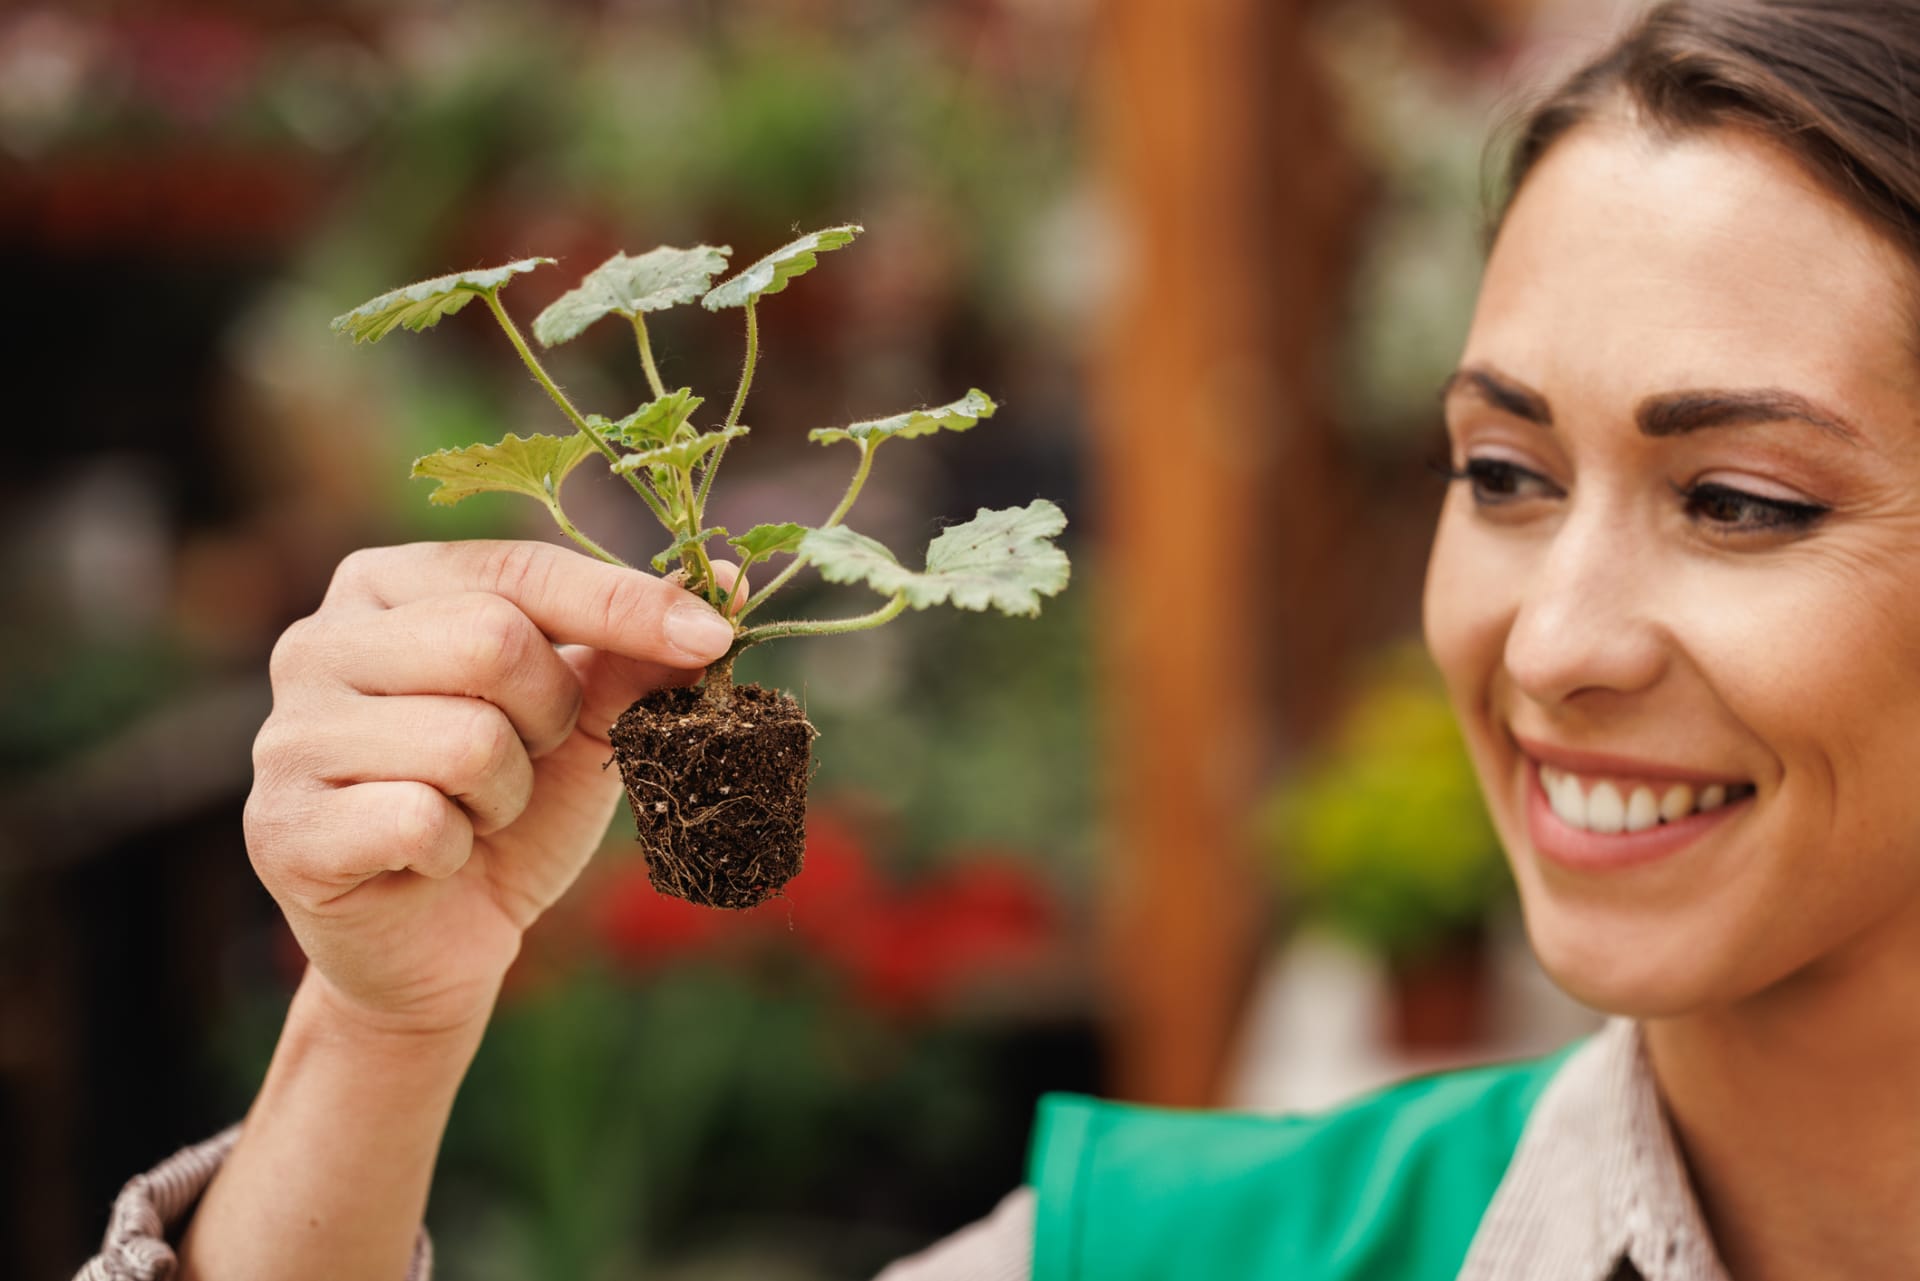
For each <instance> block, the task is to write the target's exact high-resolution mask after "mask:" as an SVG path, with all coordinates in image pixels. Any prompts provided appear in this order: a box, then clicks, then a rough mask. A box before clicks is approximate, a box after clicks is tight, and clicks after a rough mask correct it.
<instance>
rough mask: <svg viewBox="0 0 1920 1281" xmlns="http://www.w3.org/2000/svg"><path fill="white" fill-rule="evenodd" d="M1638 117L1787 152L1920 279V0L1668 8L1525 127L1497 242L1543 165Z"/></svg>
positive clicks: (1768, 0)
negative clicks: (1756, 140)
mask: <svg viewBox="0 0 1920 1281" xmlns="http://www.w3.org/2000/svg"><path fill="white" fill-rule="evenodd" d="M1623 105H1624V106H1626V107H1627V108H1629V109H1630V110H1631V111H1632V113H1633V118H1634V119H1635V120H1636V121H1637V122H1638V123H1639V124H1641V125H1642V126H1643V127H1646V128H1649V129H1652V130H1654V131H1656V132H1658V133H1662V134H1666V135H1669V136H1675V135H1684V134H1690V133H1696V132H1700V131H1702V130H1706V129H1711V128H1716V127H1727V126H1732V127H1745V128H1747V129H1749V130H1752V131H1757V132H1758V133H1760V134H1762V135H1764V136H1765V137H1767V138H1769V139H1771V140H1772V141H1773V142H1775V143H1778V144H1779V145H1780V146H1782V147H1784V148H1786V149H1787V150H1788V151H1790V152H1791V153H1792V154H1793V155H1795V156H1796V157H1798V158H1799V159H1800V161H1801V162H1802V163H1803V164H1804V165H1806V167H1807V168H1808V170H1809V171H1810V172H1811V173H1812V174H1813V175H1814V176H1815V177H1816V178H1818V179H1819V180H1820V181H1821V182H1822V183H1824V184H1825V185H1826V187H1827V188H1828V189H1829V190H1830V191H1831V192H1832V193H1833V194H1834V195H1835V196H1836V197H1838V198H1839V199H1841V200H1843V201H1845V202H1846V203H1847V204H1848V205H1850V206H1851V207H1852V208H1853V209H1855V210H1856V211H1857V212H1859V213H1860V214H1862V215H1863V216H1865V217H1866V218H1867V219H1868V220H1869V221H1870V222H1872V223H1874V224H1875V225H1876V226H1878V227H1880V228H1881V229H1882V230H1884V231H1885V232H1886V233H1888V234H1889V235H1891V236H1892V237H1893V239H1894V241H1895V243H1897V244H1898V245H1900V246H1901V247H1902V248H1904V249H1905V250H1906V253H1907V256H1908V257H1909V258H1910V259H1912V260H1913V262H1914V264H1915V266H1916V270H1920V139H1917V138H1916V137H1915V120H1916V117H1920V0H1665V3H1661V4H1658V5H1656V6H1655V7H1654V8H1652V9H1651V10H1649V11H1648V12H1647V13H1646V14H1644V15H1643V16H1642V17H1641V18H1640V19H1639V20H1638V21H1636V22H1635V23H1634V24H1633V25H1632V26H1631V27H1630V28H1629V29H1628V30H1627V32H1626V33H1625V34H1624V35H1623V36H1621V37H1620V39H1619V40H1617V41H1616V42H1615V43H1614V44H1612V45H1611V46H1609V47H1608V49H1607V50H1606V51H1605V52H1604V53H1602V54H1601V55H1600V56H1599V57H1598V58H1596V59H1594V60H1593V61H1592V62H1590V63H1588V64H1587V65H1586V66H1584V67H1582V68H1581V69H1580V70H1578V71H1576V72H1574V73H1573V75H1572V76H1571V77H1569V78H1568V79H1567V80H1565V81H1564V82H1563V83H1562V84H1560V86H1559V87H1558V88H1556V89H1555V90H1553V91H1552V92H1551V93H1550V94H1549V95H1548V96H1547V97H1546V98H1545V99H1544V100H1542V101H1541V102H1540V103H1539V104H1538V105H1536V106H1535V107H1533V108H1532V109H1531V110H1530V111H1528V112H1527V113H1526V115H1525V116H1524V117H1523V118H1522V119H1521V120H1520V121H1519V123H1518V129H1517V135H1516V136H1515V138H1514V142H1513V149H1512V151H1511V152H1510V153H1509V156H1508V160H1507V164H1506V172H1505V181H1504V183H1503V184H1502V185H1503V190H1502V192H1501V194H1500V196H1499V199H1498V202H1497V204H1496V207H1495V213H1494V216H1493V218H1492V220H1491V223H1490V225H1489V230H1488V239H1489V243H1491V240H1492V236H1493V235H1495V234H1497V232H1498V230H1499V227H1500V224H1501V222H1502V221H1504V219H1505V217H1506V213H1507V210H1508V209H1509V208H1511V206H1512V204H1513V200H1514V198H1515V197H1516V196H1517V195H1518V194H1519V191H1520V188H1521V187H1522V186H1523V185H1524V184H1525V182H1526V180H1527V175H1528V174H1530V173H1531V172H1532V171H1533V168H1534V166H1535V165H1536V164H1538V163H1539V161H1540V158H1541V157H1542V156H1543V155H1545V154H1546V152H1547V150H1548V149H1549V148H1550V147H1552V146H1553V144H1554V143H1555V142H1556V141H1557V140H1558V139H1560V138H1561V137H1562V136H1564V135H1565V134H1566V133H1567V132H1568V131H1569V130H1570V129H1572V128H1573V127H1574V126H1576V125H1578V124H1580V123H1582V122H1583V121H1587V120H1591V119H1594V118H1596V117H1600V116H1604V115H1607V114H1610V113H1613V112H1617V111H1618V110H1619V108H1620V107H1621V106H1623Z"/></svg>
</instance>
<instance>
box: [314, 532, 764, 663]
mask: <svg viewBox="0 0 1920 1281" xmlns="http://www.w3.org/2000/svg"><path fill="white" fill-rule="evenodd" d="M450 592H491V593H493V594H494V595H497V596H501V597H504V598H505V599H506V600H508V601H510V602H512V603H513V604H514V605H516V606H518V607H519V609H520V610H521V612H522V613H524V614H526V616H527V617H528V619H530V620H531V621H532V622H533V625H534V626H536V627H538V628H539V629H540V630H541V631H542V632H543V633H545V635H546V636H547V638H548V639H549V640H551V641H553V642H554V643H555V644H557V645H586V646H588V647H590V648H593V649H598V650H605V651H607V652H608V653H613V654H620V655H624V656H626V657H628V658H639V659H646V660H648V661H651V662H656V663H663V664H666V665H668V666H671V667H705V666H706V665H707V664H708V663H711V662H713V661H714V660H715V659H717V658H719V657H720V656H721V655H722V654H724V653H726V652H727V648H728V647H729V646H730V645H732V644H733V635H734V633H733V625H732V624H731V623H729V622H727V620H726V619H724V618H722V617H720V615H719V613H718V612H716V611H715V610H714V609H713V607H712V606H710V605H708V604H707V603H706V602H705V601H703V600H701V599H700V598H699V597H698V596H695V595H694V594H693V593H692V592H688V591H685V590H683V589H681V588H679V587H675V586H673V585H672V584H671V583H667V582H664V581H662V580H661V579H658V578H654V577H653V576H651V575H649V574H643V573H641V572H640V571H639V570H637V569H625V568H622V567H621V566H618V565H609V564H607V563H605V562H604V561H598V560H594V559H592V558H591V557H588V556H584V555H581V554H580V553H578V552H572V551H568V550H566V549H565V548H562V547H555V546H553V545H552V544H549V543H538V542H524V541H504V540H493V541H488V540H474V541H469V542H452V543H408V544H406V545H404V546H400V547H370V548H365V549H363V550H361V551H357V552H354V553H353V554H352V555H350V556H348V557H347V558H346V559H345V560H343V561H341V562H340V568H339V569H337V570H336V571H335V572H334V576H333V582H332V584H331V585H330V586H329V587H328V588H327V596H326V602H325V604H342V605H359V606H370V607H372V608H377V609H392V608H394V607H396V606H399V605H405V604H408V603H410V602H412V601H417V600H421V599H424V598H426V597H429V596H441V595H445V594H447V593H450ZM323 607H324V606H323Z"/></svg>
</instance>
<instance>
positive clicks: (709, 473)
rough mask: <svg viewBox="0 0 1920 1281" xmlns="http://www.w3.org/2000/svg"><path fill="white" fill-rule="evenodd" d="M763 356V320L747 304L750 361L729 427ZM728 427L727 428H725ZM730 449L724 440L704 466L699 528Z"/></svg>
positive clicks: (696, 518)
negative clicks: (761, 355)
mask: <svg viewBox="0 0 1920 1281" xmlns="http://www.w3.org/2000/svg"><path fill="white" fill-rule="evenodd" d="M759 359H760V319H759V316H758V314H757V313H756V312H755V311H754V307H753V303H752V302H751V301H749V302H748V303H747V362H746V364H745V365H743V366H741V369H740V389H739V390H738V391H736V392H734V393H733V408H731V409H729V410H727V423H726V428H727V429H730V428H733V427H737V426H738V425H739V424H740V411H741V410H742V409H744V408H746V404H747V389H748V388H750V387H752V386H753V367H754V365H755V364H757V363H758V362H759ZM723 430H724V429H723ZM726 452H727V442H726V441H724V440H723V441H721V442H720V443H719V444H718V445H716V446H714V449H713V452H712V453H711V454H708V455H707V462H706V466H704V467H702V468H701V469H700V494H699V496H698V497H697V498H695V499H694V503H693V520H694V524H695V526H696V527H697V526H698V525H699V523H700V522H701V521H703V520H705V519H706V515H707V491H708V490H710V489H712V488H713V473H714V472H716V471H718V470H719V469H720V458H721V456H722V455H724V454H725V453H726Z"/></svg>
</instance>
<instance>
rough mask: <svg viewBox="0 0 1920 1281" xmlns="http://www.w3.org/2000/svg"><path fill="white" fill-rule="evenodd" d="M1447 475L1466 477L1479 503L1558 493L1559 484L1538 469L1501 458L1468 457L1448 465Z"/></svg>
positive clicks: (1462, 478)
mask: <svg viewBox="0 0 1920 1281" xmlns="http://www.w3.org/2000/svg"><path fill="white" fill-rule="evenodd" d="M1447 476H1448V477H1449V478H1450V479H1452V480H1459V481H1465V482H1466V483H1467V487H1468V489H1469V490H1471V491H1472V493H1473V501H1474V502H1475V503H1476V504H1477V505H1479V506H1481V507H1496V506H1498V505H1500V504H1501V503H1511V502H1516V501H1518V500H1520V499H1523V498H1554V497H1558V496H1559V494H1560V490H1559V488H1558V487H1557V486H1556V485H1554V483H1553V482H1552V481H1550V480H1548V479H1547V478H1546V477H1544V476H1542V475H1540V474H1539V473H1538V472H1534V471H1528V470H1527V469H1526V468H1525V467H1522V466H1520V464H1518V463H1510V462H1507V461H1506V460H1505V459H1502V458H1469V459H1468V460H1467V464H1466V466H1464V467H1456V468H1452V469H1450V470H1449V471H1448V472H1447Z"/></svg>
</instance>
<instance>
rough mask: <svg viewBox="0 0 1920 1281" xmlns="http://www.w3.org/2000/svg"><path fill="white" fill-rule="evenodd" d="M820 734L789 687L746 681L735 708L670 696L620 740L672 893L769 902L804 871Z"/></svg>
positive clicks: (709, 901)
mask: <svg viewBox="0 0 1920 1281" xmlns="http://www.w3.org/2000/svg"><path fill="white" fill-rule="evenodd" d="M814 733H815V731H814V728H813V726H812V725H811V724H809V723H808V721H807V718H806V716H805V714H804V713H802V712H801V710H800V705H799V704H798V703H796V702H794V701H793V699H792V698H791V697H789V696H788V695H787V694H785V693H782V692H781V691H779V690H770V689H764V688H762V687H761V686H759V685H737V686H734V688H733V697H732V701H731V702H730V703H729V704H728V705H727V706H726V707H724V708H716V707H714V706H712V705H711V704H710V703H709V702H708V701H707V700H706V699H704V698H703V697H702V694H701V691H700V690H697V689H663V690H656V691H655V692H653V693H651V694H649V695H647V696H646V697H645V698H643V699H641V700H640V701H639V702H637V703H635V704H634V705H633V706H632V707H629V708H628V709H627V710H626V711H624V712H622V713H621V714H620V719H619V720H617V721H615V722H614V723H613V728H612V730H611V731H610V732H609V735H608V737H609V738H611V739H612V741H613V757H614V760H616V761H618V762H619V764H620V776H621V778H622V779H623V780H625V782H626V785H627V801H628V803H629V804H631V805H632V806H633V818H634V822H635V823H637V824H638V825H639V828H640V845H641V848H642V850H643V851H644V852H645V853H646V857H647V879H648V880H649V881H651V882H653V887H654V888H655V889H657V890H659V891H660V892H661V893H662V894H671V895H673V896H674V897H675V898H683V899H686V900H687V901H688V902H689V903H698V904H700V905H701V906H703V907H725V908H734V909H742V908H749V907H752V906H754V905H755V904H757V903H763V902H765V901H766V900H767V899H769V898H771V897H773V896H774V895H775V894H778V893H779V892H780V888H781V886H783V885H785V884H786V883H787V882H788V881H790V880H792V879H793V878H794V876H796V875H797V874H798V873H799V871H800V863H801V859H802V857H803V855H804V852H805V846H806V819H807V776H808V774H809V772H810V771H809V769H808V762H809V759H810V756H811V747H812V743H813V736H814Z"/></svg>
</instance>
